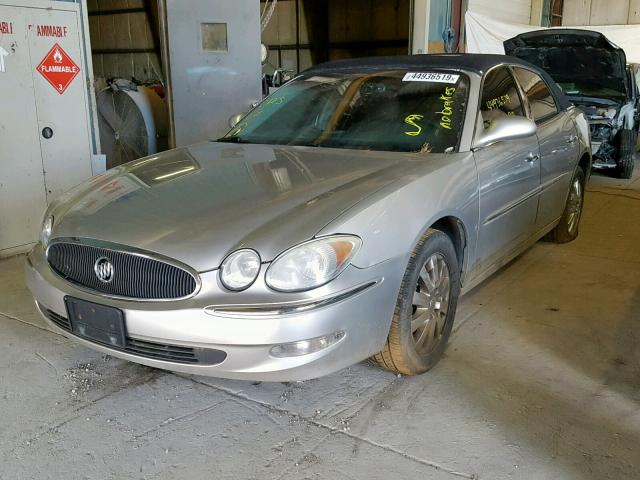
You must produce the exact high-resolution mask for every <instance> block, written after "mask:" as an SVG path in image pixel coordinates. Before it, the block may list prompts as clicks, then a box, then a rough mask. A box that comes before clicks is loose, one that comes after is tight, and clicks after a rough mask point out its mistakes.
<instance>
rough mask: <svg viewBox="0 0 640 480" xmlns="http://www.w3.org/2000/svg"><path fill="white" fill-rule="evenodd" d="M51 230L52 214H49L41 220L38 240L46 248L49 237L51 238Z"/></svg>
mask: <svg viewBox="0 0 640 480" xmlns="http://www.w3.org/2000/svg"><path fill="white" fill-rule="evenodd" d="M52 230H53V216H51V215H49V216H48V217H47V218H45V219H44V222H42V232H41V233H40V242H41V243H42V246H43V247H44V248H47V244H48V243H49V238H51V231H52Z"/></svg>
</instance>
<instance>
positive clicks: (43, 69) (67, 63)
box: [36, 43, 80, 95]
mask: <svg viewBox="0 0 640 480" xmlns="http://www.w3.org/2000/svg"><path fill="white" fill-rule="evenodd" d="M36 70H37V71H38V72H40V75H42V76H43V77H44V78H46V79H47V81H48V82H49V83H50V84H51V85H52V86H53V88H55V89H56V91H57V92H58V93H59V94H60V95H62V94H63V93H64V91H65V90H66V89H67V87H68V86H69V85H70V84H71V82H72V81H73V79H74V78H76V75H78V73H80V67H79V66H78V65H76V64H75V62H74V61H73V60H71V57H70V56H69V55H67V52H65V51H64V50H63V49H62V47H61V46H60V45H58V44H57V43H56V44H55V45H54V46H53V47H52V48H51V50H49V53H47V54H46V55H45V57H44V58H43V59H42V62H40V65H38V66H37V67H36Z"/></svg>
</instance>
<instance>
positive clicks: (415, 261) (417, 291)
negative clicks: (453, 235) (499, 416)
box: [372, 229, 460, 375]
mask: <svg viewBox="0 0 640 480" xmlns="http://www.w3.org/2000/svg"><path fill="white" fill-rule="evenodd" d="M459 295H460V271H459V268H458V262H457V258H456V252H455V249H454V246H453V243H452V242H451V240H450V239H449V237H448V236H447V235H445V234H444V233H442V232H441V231H439V230H434V229H429V230H428V231H427V232H426V233H425V234H424V235H423V237H422V238H421V239H420V241H419V242H418V245H417V246H416V247H415V249H414V251H413V252H412V254H411V259H410V260H409V265H408V266H407V270H406V272H405V275H404V277H403V279H402V285H401V287H400V293H399V295H398V300H397V302H396V308H395V312H394V315H393V320H392V322H391V328H390V329H389V336H388V338H387V343H386V345H385V348H384V350H383V351H382V352H380V353H378V354H376V355H374V357H373V358H372V360H373V361H374V362H375V363H377V364H378V365H379V366H381V367H383V368H385V369H387V370H391V371H393V372H396V373H402V374H405V375H416V374H419V373H423V372H426V371H427V370H429V369H431V368H432V367H433V366H434V365H435V364H436V363H437V362H438V360H440V357H442V354H443V353H444V351H445V348H446V346H447V341H448V339H449V335H451V329H452V327H453V320H454V317H455V313H456V306H457V303H458V296H459Z"/></svg>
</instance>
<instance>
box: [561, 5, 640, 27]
mask: <svg viewBox="0 0 640 480" xmlns="http://www.w3.org/2000/svg"><path fill="white" fill-rule="evenodd" d="M638 23H640V0H564V11H563V13H562V24H563V25H626V24H638Z"/></svg>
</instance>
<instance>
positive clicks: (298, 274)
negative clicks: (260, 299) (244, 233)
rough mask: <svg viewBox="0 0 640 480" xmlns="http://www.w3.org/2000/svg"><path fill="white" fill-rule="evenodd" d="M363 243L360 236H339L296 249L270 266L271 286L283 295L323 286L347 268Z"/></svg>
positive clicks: (308, 243)
mask: <svg viewBox="0 0 640 480" xmlns="http://www.w3.org/2000/svg"><path fill="white" fill-rule="evenodd" d="M361 244H362V241H361V240H360V239H359V238H358V237H353V236H348V235H336V236H333V237H325V238H319V239H316V240H311V241H310V242H305V243H302V244H300V245H298V246H295V247H293V248H291V249H289V250H287V251H286V252H284V253H283V254H281V255H280V256H279V257H278V258H276V259H275V260H274V261H273V263H272V264H271V265H270V266H269V269H268V270H267V275H266V282H267V285H268V286H269V287H271V288H272V289H274V290H278V291H281V292H300V291H304V290H310V289H312V288H316V287H320V286H322V285H324V284H325V283H327V282H330V281H331V280H333V279H334V278H336V277H337V276H338V275H340V273H342V271H343V270H344V269H345V268H347V266H348V265H349V261H350V260H351V259H352V258H353V256H354V255H355V254H356V252H357V251H358V249H359V248H360V245H361Z"/></svg>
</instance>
